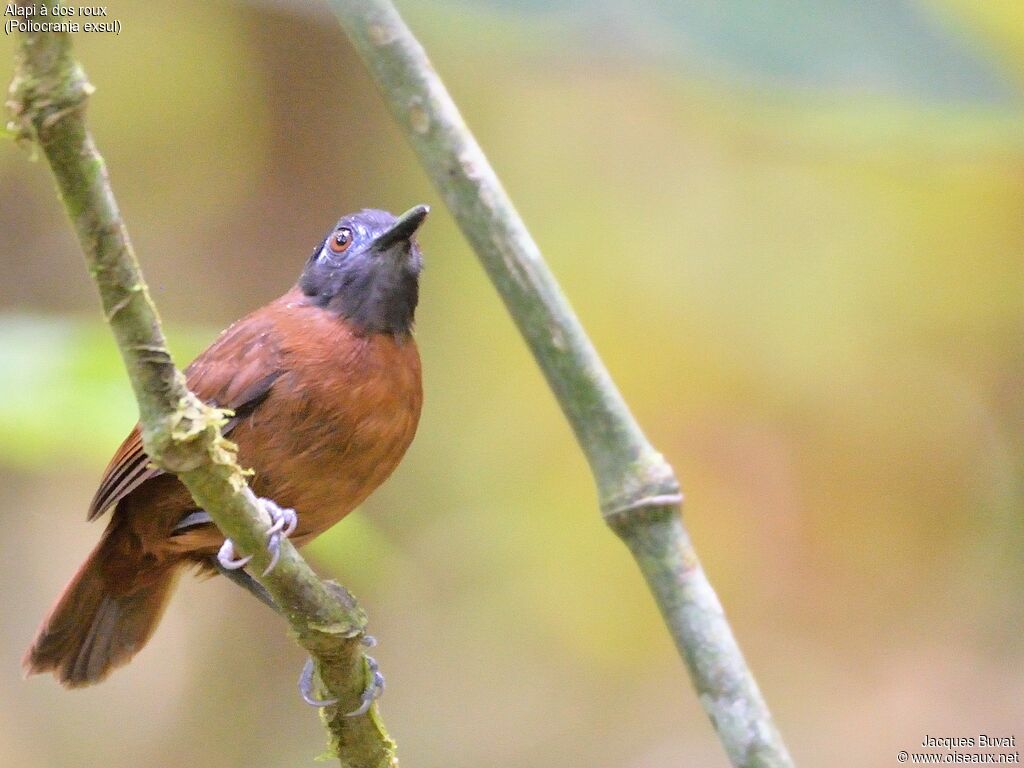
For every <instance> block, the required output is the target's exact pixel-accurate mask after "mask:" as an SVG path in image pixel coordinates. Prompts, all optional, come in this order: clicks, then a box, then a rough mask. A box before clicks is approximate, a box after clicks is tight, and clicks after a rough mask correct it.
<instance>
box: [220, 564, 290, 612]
mask: <svg viewBox="0 0 1024 768" xmlns="http://www.w3.org/2000/svg"><path fill="white" fill-rule="evenodd" d="M210 562H212V563H213V567H214V568H216V569H217V573H219V574H221V575H223V576H227V577H228V578H229V579H230V580H231V581H233V582H234V583H235V584H237V585H238V586H240V587H242V588H243V589H244V590H245V591H246V592H248V593H249V594H250V595H252V596H253V597H255V598H256V599H257V600H259V601H260V602H261V603H263V604H264V605H265V606H267V607H268V608H271V609H272V610H274V611H275V612H277V613H280V612H281V609H280V608H278V607H277V603H275V602H274V598H272V597H271V596H270V593H269V592H267V588H266V587H264V586H263V585H262V584H260V583H259V582H258V581H256V579H254V578H253V577H252V576H250V575H249V574H248V573H246V572H245V571H243V570H242V569H241V568H238V569H235V570H231V569H230V568H225V567H224V566H223V565H222V564H221V562H220V560H219V559H218V558H216V557H211V558H210Z"/></svg>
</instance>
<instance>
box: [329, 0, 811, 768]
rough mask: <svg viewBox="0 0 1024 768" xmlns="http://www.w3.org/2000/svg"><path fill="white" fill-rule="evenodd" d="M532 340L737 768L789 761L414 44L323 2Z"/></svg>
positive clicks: (582, 351)
mask: <svg viewBox="0 0 1024 768" xmlns="http://www.w3.org/2000/svg"><path fill="white" fill-rule="evenodd" d="M328 2H329V4H330V5H331V7H332V8H333V10H334V11H335V13H336V15H337V17H338V20H339V21H340V23H341V26H342V27H343V28H344V29H345V32H346V33H347V34H348V36H349V38H350V39H351V40H352V43H353V45H354V46H355V48H356V50H357V51H358V52H359V55H360V56H361V57H362V59H363V61H364V63H365V64H366V66H367V67H368V69H369V71H370V73H371V75H372V76H373V78H374V79H375V80H376V82H377V85H378V87H379V88H380V91H381V93H382V94H383V96H384V100H385V101H386V102H387V105H388V107H389V108H390V110H391V113H392V115H393V116H394V118H395V120H396V121H397V122H398V124H399V125H400V126H401V128H402V130H403V132H404V133H405V136H406V138H407V139H408V140H409V143H410V144H411V145H412V147H413V149H414V150H415V152H416V154H417V156H418V157H419V160H420V163H421V164H422V165H423V167H424V169H425V170H426V171H427V174H428V175H429V176H430V178H431V180H432V181H433V183H434V186H435V187H436V188H437V190H438V192H439V193H440V194H441V196H442V197H443V198H444V200H445V202H446V203H447V205H448V208H449V209H450V210H451V212H452V214H453V215H454V217H455V219H456V221H457V222H458V224H459V227H460V228H461V229H462V232H463V234H464V235H465V236H466V238H467V239H468V240H469V242H470V244H471V245H472V246H473V249H474V250H475V251H476V254H477V256H478V257H479V259H480V261H481V262H482V263H483V265H484V268H485V269H486V270H487V273H488V274H489V275H490V277H491V280H492V281H493V282H494V285H495V287H496V288H497V289H498V293H499V294H500V295H501V297H502V299H503V300H504V302H505V306H506V307H507V308H508V311H509V312H510V313H511V315H512V317H513V319H514V320H515V322H516V324H517V325H518V326H519V330H520V332H521V333H522V334H523V337H524V338H525V339H526V342H527V344H528V345H529V346H530V349H531V350H532V352H533V354H534V357H536V359H537V362H538V363H539V365H540V367H541V370H542V371H543V372H544V375H545V376H546V377H547V381H548V384H549V385H550V386H551V388H552V390H553V391H554V393H555V397H556V398H557V399H558V402H559V404H560V405H561V407H562V410H563V412H564V413H565V416H566V418H567V419H568V421H569V423H570V425H571V426H572V429H573V431H574V432H575V434H576V438H577V440H578V441H579V444H580V447H581V448H582V449H583V451H584V453H585V454H586V456H587V459H588V461H589V462H590V466H591V469H592V472H593V475H594V479H595V482H596V485H597V491H598V496H599V500H600V505H601V509H602V511H603V514H604V518H605V520H606V521H607V522H608V524H609V525H610V526H611V527H612V529H613V530H614V531H615V532H616V533H617V534H618V535H619V536H620V537H621V538H622V539H623V540H624V541H625V542H626V544H627V545H628V546H629V548H630V550H631V551H632V552H633V555H634V557H635V558H636V561H637V564H638V565H639V566H640V569H641V571H642V572H643V574H644V576H645V578H646V579H647V583H648V585H649V586H650V589H651V591H652V593H653V594H654V597H655V599H656V601H657V603H658V606H659V607H660V609H661V612H662V615H663V616H664V618H665V622H666V624H667V625H668V628H669V631H670V632H671V633H672V637H673V639H674V640H675V642H676V645H677V646H678V648H679V651H680V652H681V654H682V656H683V658H684V659H685V661H686V664H687V666H688V668H689V670H690V674H691V677H692V679H693V682H694V685H695V686H696V688H697V691H698V693H699V695H700V700H701V703H702V704H703V706H704V709H705V711H706V712H707V713H708V715H709V716H710V718H711V721H712V723H713V724H714V727H715V728H716V729H717V731H718V735H719V738H720V739H721V741H722V744H723V745H724V747H725V749H726V752H727V753H728V755H729V758H730V760H731V761H732V763H733V765H735V766H751V767H753V766H772V767H773V768H774V767H776V766H790V765H792V762H791V760H790V757H789V755H788V753H787V751H786V747H785V745H784V743H783V741H782V738H781V736H780V735H779V732H778V731H777V730H776V728H775V725H774V724H773V722H772V718H771V715H770V713H769V711H768V708H767V706H766V704H765V702H764V699H763V698H762V697H761V694H760V692H759V690H758V687H757V684H756V682H755V680H754V677H753V675H752V674H751V672H750V670H749V669H748V668H747V665H746V662H745V661H744V659H743V655H742V654H741V652H740V650H739V647H738V646H737V644H736V641H735V639H734V637H733V635H732V631H731V629H730V627H729V624H728V622H727V621H726V619H725V616H724V613H723V611H722V606H721V604H720V603H719V601H718V598H717V596H716V595H715V592H714V590H713V589H712V588H711V585H710V584H709V582H708V580H707V577H706V576H705V575H704V571H703V570H702V568H701V565H700V561H699V560H698V559H697V554H696V552H695V551H694V549H693V546H692V545H691V543H690V539H689V537H688V536H687V534H686V530H685V529H684V527H683V522H682V518H681V511H680V507H681V504H682V496H681V494H680V491H679V484H678V482H677V481H676V477H675V474H674V473H673V471H672V468H671V467H670V466H669V464H668V463H667V462H666V461H665V459H664V458H663V457H662V456H661V454H659V453H658V452H657V451H655V450H654V448H653V447H652V446H651V444H650V443H649V442H648V440H647V438H646V437H645V436H644V434H643V432H642V430H641V429H640V427H639V426H638V425H637V423H636V421H635V419H634V418H633V415H632V413H630V410H629V408H628V406H627V405H626V403H625V402H624V400H623V399H622V396H621V395H620V394H619V391H618V390H617V389H616V387H615V384H614V383H613V382H612V380H611V377H610V376H609V374H608V371H607V370H606V369H605V367H604V364H603V363H602V362H601V359H600V358H599V357H598V355H597V353H596V352H595V350H594V348H593V346H592V344H591V343H590V340H589V338H588V337H587V335H586V333H585V331H584V330H583V327H582V326H581V325H580V323H579V320H578V319H577V318H576V315H575V314H574V313H573V311H572V308H571V307H570V306H569V303H568V301H567V300H566V299H565V296H564V294H563V293H562V291H561V289H560V288H559V286H558V283H557V282H556V281H555V278H554V276H553V275H552V274H551V272H550V270H549V269H548V267H547V265H546V264H545V262H544V259H543V257H542V256H541V253H540V250H539V249H538V247H537V244H536V243H535V242H534V241H533V238H532V237H531V236H530V233H529V232H528V231H527V229H526V225H525V224H524V223H523V221H522V219H521V218H520V217H519V214H518V213H516V210H515V208H514V207H513V205H512V202H511V200H510V199H509V197H508V195H507V194H506V193H505V190H504V188H503V187H502V185H501V182H500V181H499V180H498V177H497V176H496V175H495V173H494V170H493V169H492V168H491V166H490V164H489V163H488V162H487V158H486V157H485V156H484V154H483V151H482V150H481V149H480V146H479V145H478V144H477V143H476V140H475V139H474V138H473V135H472V134H471V133H470V131H469V129H468V128H467V127H466V124H465V122H464V121H463V119H462V116H461V115H460V114H459V110H458V108H457V107H456V106H455V103H454V102H453V101H452V98H451V96H450V95H449V94H448V91H447V90H446V89H445V87H444V84H443V83H442V82H441V79H440V78H439V77H438V75H437V73H436V72H435V71H434V68H433V67H432V66H431V64H430V62H429V60H428V59H427V56H426V53H425V52H424V50H423V48H422V46H421V45H420V44H419V42H418V41H417V40H416V38H415V37H414V36H413V34H412V33H411V32H410V31H409V28H408V27H407V26H406V25H405V23H404V22H403V21H402V19H401V18H400V17H399V15H398V13H397V11H396V10H395V8H394V6H393V5H392V4H391V2H390V1H389V0H328Z"/></svg>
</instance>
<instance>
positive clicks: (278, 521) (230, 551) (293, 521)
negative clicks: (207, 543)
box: [217, 499, 299, 576]
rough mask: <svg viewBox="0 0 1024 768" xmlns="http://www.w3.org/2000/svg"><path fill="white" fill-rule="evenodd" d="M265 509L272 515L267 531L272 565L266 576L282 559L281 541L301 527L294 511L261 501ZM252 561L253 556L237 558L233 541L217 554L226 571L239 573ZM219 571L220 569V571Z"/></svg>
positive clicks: (227, 542) (225, 542)
mask: <svg viewBox="0 0 1024 768" xmlns="http://www.w3.org/2000/svg"><path fill="white" fill-rule="evenodd" d="M260 503H261V504H262V505H263V508H264V509H265V510H267V514H269V515H270V520H271V525H270V530H269V531H267V551H268V552H270V564H269V565H268V566H267V569H266V570H265V571H264V572H263V575H264V576H266V575H267V574H268V573H270V572H271V571H272V570H274V566H275V565H277V561H278V559H279V558H280V557H281V540H282V539H286V538H288V537H289V536H291V535H292V534H293V533H294V532H295V529H296V528H297V527H298V525H299V516H298V515H297V514H295V510H294V509H282V508H281V507H279V506H277V504H275V503H274V502H273V501H271V500H270V499H260ZM250 560H252V555H248V556H247V557H237V556H236V555H235V544H234V542H232V541H231V539H224V544H223V545H222V546H221V548H220V551H219V552H218V553H217V562H218V563H220V565H221V567H222V568H224V570H226V571H237V570H238V569H239V568H244V567H245V566H246V564H248V562H249V561H250ZM218 570H219V569H218Z"/></svg>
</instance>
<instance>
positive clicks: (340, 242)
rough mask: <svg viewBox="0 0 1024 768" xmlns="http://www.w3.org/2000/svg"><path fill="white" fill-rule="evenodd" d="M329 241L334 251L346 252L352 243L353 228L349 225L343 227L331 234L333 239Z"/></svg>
mask: <svg viewBox="0 0 1024 768" xmlns="http://www.w3.org/2000/svg"><path fill="white" fill-rule="evenodd" d="M327 243H328V245H329V246H330V248H331V250H332V251H333V252H334V253H344V252H345V251H347V250H348V247H349V246H350V245H352V230H351V229H349V228H348V227H342V228H341V229H339V230H338V231H337V232H335V233H334V234H333V235H331V239H330V240H328V241H327Z"/></svg>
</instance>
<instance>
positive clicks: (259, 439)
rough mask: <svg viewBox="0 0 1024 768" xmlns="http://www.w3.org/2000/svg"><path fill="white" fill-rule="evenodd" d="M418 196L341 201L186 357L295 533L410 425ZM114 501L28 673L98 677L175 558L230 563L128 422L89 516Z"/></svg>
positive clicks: (391, 455)
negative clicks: (286, 286)
mask: <svg viewBox="0 0 1024 768" xmlns="http://www.w3.org/2000/svg"><path fill="white" fill-rule="evenodd" d="M428 210H429V209H428V208H427V207H426V206H423V205H420V206H417V207H415V208H413V209H412V210H410V211H408V212H407V213H405V214H403V215H402V216H400V217H398V218H395V217H394V216H392V215H391V214H389V213H386V212H384V211H377V210H364V211H360V212H359V213H355V214H351V215H349V216H345V217H343V218H342V219H341V220H339V221H338V223H337V225H336V226H335V227H334V228H333V229H332V230H331V231H330V232H329V233H328V234H327V236H326V237H325V238H324V239H323V240H322V241H321V242H320V243H318V244H317V246H316V249H315V250H314V251H313V254H312V255H311V256H310V257H309V260H308V261H307V262H306V265H305V268H304V269H303V271H302V275H301V276H300V277H299V281H298V283H297V284H296V285H295V286H294V287H293V288H292V289H291V290H290V291H288V292H287V293H285V294H284V295H283V296H281V297H280V298H278V299H276V300H275V301H272V302H271V303H270V304H267V305H266V306H264V307H262V308H260V309H258V310H256V311H255V312H253V313H252V314H250V315H248V316H247V317H245V318H243V319H242V320H239V321H238V322H236V323H235V324H234V325H232V326H231V327H230V328H228V329H227V330H226V331H224V332H223V333H222V334H221V335H220V337H219V338H218V339H217V340H216V341H214V343H213V344H212V345H211V346H210V347H209V348H207V349H206V351H204V352H203V353H202V354H200V355H199V356H198V357H197V358H196V359H195V360H194V361H193V362H192V364H191V365H190V366H189V367H188V368H187V369H186V371H185V373H186V377H187V379H188V385H189V387H190V388H191V389H192V391H193V392H195V393H196V394H197V395H198V396H199V397H200V398H202V399H203V400H205V401H206V402H208V403H211V404H213V405H216V406H218V407H221V408H226V409H229V410H230V411H232V412H233V416H231V418H230V421H229V422H228V424H227V425H226V426H225V428H224V431H225V432H226V433H228V435H229V438H230V439H231V440H232V441H233V442H235V443H236V444H237V445H238V460H239V463H240V464H241V465H242V466H245V467H251V468H252V469H253V470H254V471H255V474H254V475H253V477H252V478H251V485H252V488H253V490H254V492H255V493H256V494H257V495H259V496H262V497H267V498H269V499H272V500H274V501H275V502H277V504H279V505H280V508H294V509H295V510H298V516H297V519H296V517H295V516H294V514H293V513H291V510H287V513H285V512H282V511H281V509H280V508H279V507H277V506H276V505H268V507H269V508H270V509H271V511H273V512H275V513H276V514H277V516H278V518H279V519H278V520H277V521H276V522H277V525H276V526H275V527H276V528H278V529H284V530H283V531H281V532H282V533H283V534H288V533H291V534H292V538H293V540H294V541H295V543H296V544H299V545H301V544H302V543H304V542H307V541H309V540H310V539H312V538H313V537H315V536H317V535H318V534H320V533H322V532H323V531H325V530H327V529H328V528H330V527H331V526H332V525H334V524H335V523H336V522H338V521H339V520H340V519H341V518H343V517H344V516H345V515H347V514H348V513H349V512H351V511H352V509H353V508H354V507H356V506H357V505H358V504H360V503H361V502H362V501H363V500H364V499H365V498H366V497H367V496H369V495H370V494H371V493H372V492H373V491H374V490H375V489H376V488H377V486H379V485H380V484H381V483H382V482H383V481H384V480H385V479H386V478H387V477H388V476H389V475H390V474H391V472H392V471H393V470H394V469H395V467H396V466H397V465H398V463H399V461H400V460H401V458H402V456H403V455H404V454H405V451H406V449H407V448H408V447H409V444H410V443H411V442H412V439H413V435H414V434H415V432H416V426H417V423H418V422H419V417H420V407H421V404H422V400H423V395H422V388H421V384H420V359H419V354H418V352H417V350H416V344H415V342H414V341H413V338H412V324H413V315H414V312H415V310H416V303H417V298H418V294H419V274H420V269H421V265H422V255H421V253H420V249H419V246H418V245H417V243H416V240H415V239H414V235H415V233H416V230H417V229H418V228H419V227H420V225H421V224H422V223H423V220H424V219H425V218H426V216H427V213H428ZM111 508H112V509H113V514H112V515H111V519H110V522H109V524H108V525H107V528H106V531H105V532H104V533H103V536H102V538H101V539H100V542H99V544H98V545H97V546H96V548H95V549H94V550H93V552H92V554H91V555H90V556H89V558H88V559H87V560H86V561H85V563H84V564H83V565H82V566H81V568H80V569H79V570H78V573H77V574H75V576H74V578H72V579H71V581H70V583H69V584H68V585H67V587H65V589H64V592H63V593H62V594H61V596H60V598H59V599H58V600H57V603H56V605H55V606H54V608H53V609H52V611H51V612H50V615H49V616H48V617H47V618H46V620H45V621H43V623H42V626H41V627H40V629H39V633H38V635H37V636H36V639H35V642H33V644H32V646H31V648H29V650H28V652H27V653H26V654H25V658H24V660H23V665H24V668H25V672H26V674H29V675H31V674H36V673H40V672H53V674H54V676H55V677H56V678H57V679H58V680H59V681H60V682H61V683H63V684H64V685H66V686H68V687H78V686H84V685H90V684H92V683H96V682H99V681H100V680H102V679H103V678H105V677H106V676H107V675H108V674H109V673H110V671H111V670H113V669H114V668H116V667H118V666H120V665H122V664H125V663H127V662H128V661H129V660H130V659H131V658H132V657H133V656H134V655H135V654H136V653H138V651H139V650H140V649H141V648H142V647H143V645H145V643H146V641H147V640H149V638H150V636H151V635H152V634H153V631H154V630H155V629H156V625H157V623H158V622H159V621H160V617H161V615H162V614H163V611H164V608H165V607H166V605H167V601H168V598H169V597H170V595H171V592H172V590H173V588H174V585H175V582H176V580H177V578H178V576H179V575H180V573H181V571H182V570H183V569H184V568H185V567H186V566H197V567H198V568H199V569H200V570H201V571H204V572H207V573H215V572H218V571H219V572H221V573H225V574H227V575H232V574H233V573H239V574H240V573H241V572H238V571H233V570H231V569H233V568H236V567H238V565H239V564H240V562H241V561H237V560H233V559H232V558H231V555H230V552H227V554H226V555H225V553H224V552H222V549H223V550H225V551H227V550H230V544H229V543H228V544H227V546H225V542H224V538H223V536H222V535H221V534H220V532H219V531H218V529H217V528H216V526H214V525H213V524H212V523H211V522H210V518H209V516H207V515H206V513H205V512H203V511H202V510H197V509H196V506H195V502H194V501H193V500H192V497H191V496H190V495H189V493H188V491H187V490H186V489H185V487H184V486H183V485H182V484H181V483H180V482H179V481H178V479H177V478H176V477H175V476H174V475H171V474H166V473H164V472H162V471H161V470H159V469H156V468H155V467H153V466H152V465H151V464H150V462H149V459H148V457H147V456H146V454H145V452H144V451H143V447H142V440H141V437H140V434H139V428H138V426H136V428H135V429H134V430H133V431H132V432H131V434H130V435H129V436H128V438H127V439H126V440H125V441H124V443H123V444H122V445H121V447H120V448H119V449H118V451H117V452H116V453H115V454H114V457H113V459H111V461H110V464H109V466H108V467H107V470H106V472H105V474H104V476H103V479H102V481H101V482H100V486H99V489H98V490H97V491H96V495H95V497H94V498H93V500H92V504H91V505H90V507H89V519H90V520H93V519H96V518H97V517H99V516H100V515H102V514H103V513H104V512H105V511H106V510H108V509H111ZM218 553H221V554H220V557H219V558H218ZM246 578H249V582H250V583H249V586H252V585H256V583H255V581H253V580H251V577H246ZM256 586H257V587H258V585H256Z"/></svg>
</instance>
